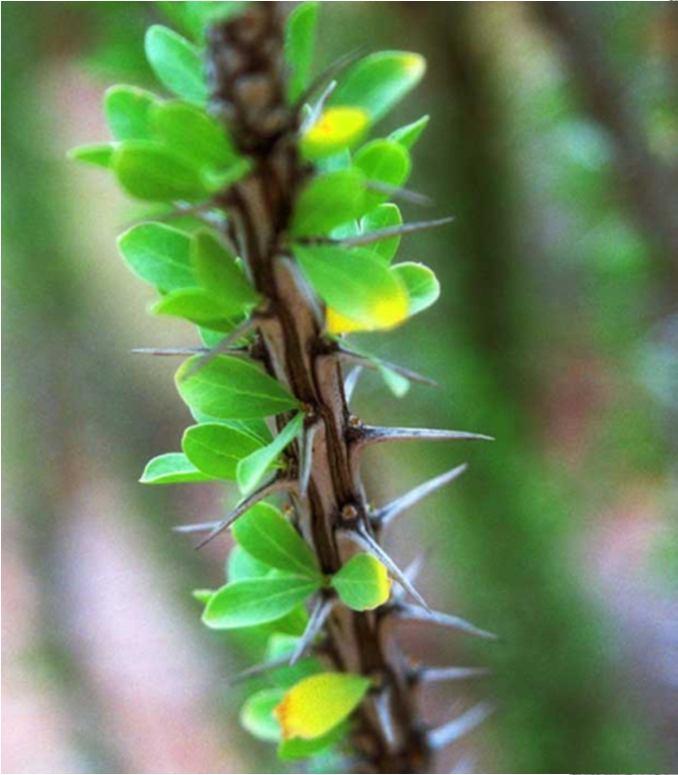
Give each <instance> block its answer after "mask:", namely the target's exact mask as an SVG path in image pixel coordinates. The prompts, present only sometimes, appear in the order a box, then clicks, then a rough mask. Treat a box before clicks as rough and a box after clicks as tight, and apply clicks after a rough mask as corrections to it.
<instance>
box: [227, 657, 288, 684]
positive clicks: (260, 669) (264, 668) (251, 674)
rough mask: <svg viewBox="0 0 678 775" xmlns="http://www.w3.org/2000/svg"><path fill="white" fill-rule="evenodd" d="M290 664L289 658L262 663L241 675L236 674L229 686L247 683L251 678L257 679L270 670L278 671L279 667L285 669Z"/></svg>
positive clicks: (240, 673)
mask: <svg viewBox="0 0 678 775" xmlns="http://www.w3.org/2000/svg"><path fill="white" fill-rule="evenodd" d="M288 662H289V659H288V658H287V657H280V658H279V659H273V660H271V661H270V662H260V663H259V664H258V665H252V667H248V668H246V669H245V670H242V671H241V672H239V673H236V675H234V676H233V677H232V678H229V679H228V681H227V683H228V686H235V685H236V684H239V683H242V682H243V681H247V680H248V679H249V678H255V677H256V676H258V675H262V674H263V673H267V672H268V671H269V670H277V668H279V667H285V665H287V664H288Z"/></svg>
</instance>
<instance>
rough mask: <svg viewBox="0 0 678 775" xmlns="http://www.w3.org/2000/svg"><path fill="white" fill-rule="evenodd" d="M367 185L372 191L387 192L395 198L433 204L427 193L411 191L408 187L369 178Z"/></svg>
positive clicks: (424, 204)
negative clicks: (391, 184)
mask: <svg viewBox="0 0 678 775" xmlns="http://www.w3.org/2000/svg"><path fill="white" fill-rule="evenodd" d="M365 187H366V188H368V189H370V190H371V191H377V192H378V193H380V194H386V195H387V196H389V197H391V198H393V199H402V200H403V201H405V202H410V203H411V204H415V205H423V206H425V207H427V206H429V205H431V204H432V201H431V198H430V197H428V196H426V195H425V194H420V193H418V192H417V191H410V190H409V189H407V188H399V187H398V186H389V185H388V183H382V182H381V181H379V180H368V181H367V183H366V184H365Z"/></svg>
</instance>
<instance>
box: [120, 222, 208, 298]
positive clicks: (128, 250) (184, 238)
mask: <svg viewBox="0 0 678 775" xmlns="http://www.w3.org/2000/svg"><path fill="white" fill-rule="evenodd" d="M118 249H119V250H120V253H121V255H122V257H123V259H124V260H125V262H126V263H127V265H128V266H129V268H130V269H131V270H132V272H134V274H135V275H136V276H137V277H140V278H141V279H142V280H145V281H146V282H147V283H150V284H151V285H154V286H155V287H156V288H158V289H159V290H160V291H163V292H166V291H175V290H178V289H180V288H190V287H193V286H195V285H196V284H197V280H196V278H195V275H194V273H193V269H192V268H191V255H190V250H191V236H190V235H189V234H186V233H185V232H183V231H179V229H174V228H172V227H171V226H166V225H165V224H164V223H142V224H140V225H139V226H133V227H132V228H131V229H128V230H127V231H126V232H124V234H121V235H120V236H119V237H118Z"/></svg>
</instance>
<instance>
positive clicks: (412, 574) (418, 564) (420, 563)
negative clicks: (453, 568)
mask: <svg viewBox="0 0 678 775" xmlns="http://www.w3.org/2000/svg"><path fill="white" fill-rule="evenodd" d="M429 554H430V551H429V550H426V551H425V552H420V553H419V554H418V555H417V556H416V557H415V558H414V559H413V560H412V562H410V564H409V565H407V567H406V568H405V570H404V571H403V575H404V576H405V578H406V579H407V580H408V581H409V582H410V584H414V582H415V581H416V580H417V577H418V576H419V573H420V572H421V569H422V568H423V567H424V561H425V560H426V558H427V557H428V555H429ZM398 587H399V588H398V589H397V590H394V592H393V600H394V601H399V600H401V599H402V598H403V597H404V596H405V594H406V593H405V590H404V589H403V587H402V586H400V585H398Z"/></svg>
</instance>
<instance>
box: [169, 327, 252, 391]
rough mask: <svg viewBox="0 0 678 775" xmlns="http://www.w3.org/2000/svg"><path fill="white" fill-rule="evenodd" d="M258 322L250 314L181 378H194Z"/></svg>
mask: <svg viewBox="0 0 678 775" xmlns="http://www.w3.org/2000/svg"><path fill="white" fill-rule="evenodd" d="M258 322H259V316H258V315H257V314H256V313H252V315H251V316H250V317H249V318H247V320H244V321H243V322H242V323H240V325H238V326H236V327H235V328H234V329H233V331H231V333H230V334H228V336H226V337H225V338H224V339H222V340H221V341H220V342H219V344H216V345H215V346H214V347H212V348H211V349H209V350H207V352H205V353H204V354H202V355H201V356H200V357H199V358H198V360H197V361H196V362H195V363H194V364H193V366H192V367H191V368H190V369H189V370H188V371H187V372H186V374H185V375H184V377H183V378H184V379H189V378H190V377H193V376H195V374H196V373H197V372H198V371H200V369H202V368H204V367H205V366H207V364H208V363H210V362H211V361H213V360H214V359H215V358H216V357H217V356H218V355H221V354H222V353H225V352H227V351H228V350H230V349H231V347H232V345H233V344H234V343H235V342H237V341H238V339H241V338H242V337H243V336H245V335H246V334H248V333H249V332H250V331H251V330H252V329H253V328H254V327H255V326H256V325H257V323H258Z"/></svg>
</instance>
